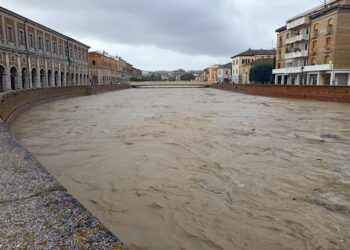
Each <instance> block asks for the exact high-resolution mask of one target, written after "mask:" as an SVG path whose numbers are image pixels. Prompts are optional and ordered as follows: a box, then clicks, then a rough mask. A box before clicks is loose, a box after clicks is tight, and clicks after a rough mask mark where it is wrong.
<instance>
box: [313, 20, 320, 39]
mask: <svg viewBox="0 0 350 250" xmlns="http://www.w3.org/2000/svg"><path fill="white" fill-rule="evenodd" d="M313 28H314V33H313V37H318V30H319V24H318V23H315V24H314V27H313Z"/></svg>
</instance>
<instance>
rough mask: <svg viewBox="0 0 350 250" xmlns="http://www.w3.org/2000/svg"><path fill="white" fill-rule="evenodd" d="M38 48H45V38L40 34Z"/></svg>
mask: <svg viewBox="0 0 350 250" xmlns="http://www.w3.org/2000/svg"><path fill="white" fill-rule="evenodd" d="M38 48H39V49H41V50H42V49H43V39H42V38H41V37H40V36H39V37H38Z"/></svg>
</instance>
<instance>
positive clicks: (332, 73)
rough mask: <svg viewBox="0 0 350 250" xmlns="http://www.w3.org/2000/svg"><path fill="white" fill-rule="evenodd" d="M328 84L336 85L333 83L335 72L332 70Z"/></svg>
mask: <svg viewBox="0 0 350 250" xmlns="http://www.w3.org/2000/svg"><path fill="white" fill-rule="evenodd" d="M330 85H331V86H335V85H336V83H335V72H334V71H332V72H331V82H330Z"/></svg>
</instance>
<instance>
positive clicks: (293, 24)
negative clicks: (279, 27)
mask: <svg viewBox="0 0 350 250" xmlns="http://www.w3.org/2000/svg"><path fill="white" fill-rule="evenodd" d="M309 23H310V19H309V18H308V17H302V18H299V19H297V20H294V21H292V22H289V23H288V24H287V29H288V30H289V29H293V28H296V27H299V26H302V25H305V24H309Z"/></svg>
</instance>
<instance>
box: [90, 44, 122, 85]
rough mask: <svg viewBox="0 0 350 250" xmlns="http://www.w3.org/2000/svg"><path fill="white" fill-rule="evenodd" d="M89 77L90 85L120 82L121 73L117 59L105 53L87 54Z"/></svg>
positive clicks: (94, 52)
mask: <svg viewBox="0 0 350 250" xmlns="http://www.w3.org/2000/svg"><path fill="white" fill-rule="evenodd" d="M89 75H90V80H91V84H92V85H106V84H116V83H120V82H121V77H122V76H121V72H120V69H119V61H118V59H117V58H115V57H112V56H109V55H108V54H107V53H105V52H99V51H93V52H90V53H89Z"/></svg>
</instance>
